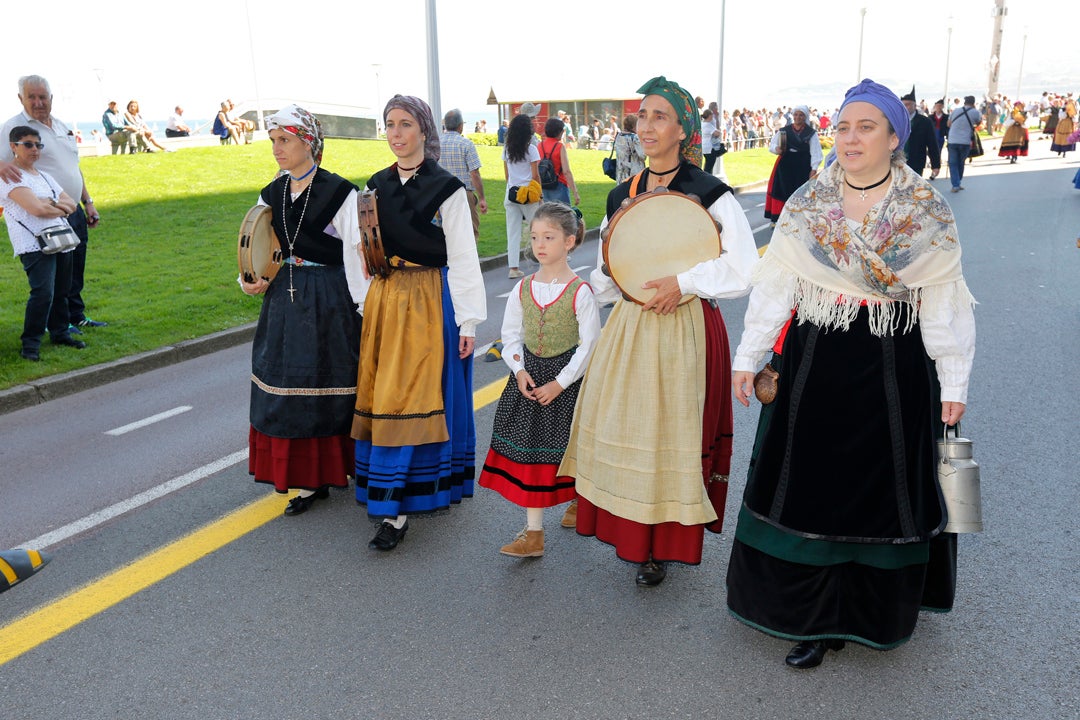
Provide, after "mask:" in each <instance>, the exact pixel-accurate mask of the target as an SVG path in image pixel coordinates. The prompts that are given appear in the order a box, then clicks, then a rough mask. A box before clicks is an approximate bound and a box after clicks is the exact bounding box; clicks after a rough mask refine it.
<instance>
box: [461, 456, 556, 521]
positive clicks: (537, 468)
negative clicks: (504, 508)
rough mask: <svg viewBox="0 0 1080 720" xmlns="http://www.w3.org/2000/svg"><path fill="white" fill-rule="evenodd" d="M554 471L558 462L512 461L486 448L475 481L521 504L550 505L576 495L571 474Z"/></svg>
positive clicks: (542, 506) (523, 505) (522, 505)
mask: <svg viewBox="0 0 1080 720" xmlns="http://www.w3.org/2000/svg"><path fill="white" fill-rule="evenodd" d="M558 472H559V466H558V464H555V465H546V464H535V463H519V462H514V461H513V460H511V459H510V458H508V457H506V456H504V455H500V454H499V453H497V452H495V450H494V449H490V450H488V454H487V459H486V460H484V470H483V472H481V473H480V479H479V483H480V487H486V488H488V489H489V490H494V491H495V492H497V493H499V494H500V495H502V496H503V497H504V498H506V499H507V500H509V501H510V502H512V503H514V504H515V505H520V506H521V507H524V508H546V507H554V506H556V505H562V504H563V503H565V502H570V501H571V500H573V499H574V498H575V497H577V492H576V491H575V490H574V478H572V477H566V476H564V475H559V474H558Z"/></svg>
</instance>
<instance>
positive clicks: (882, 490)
mask: <svg viewBox="0 0 1080 720" xmlns="http://www.w3.org/2000/svg"><path fill="white" fill-rule="evenodd" d="M909 131H910V128H909V121H908V113H907V110H906V109H905V108H904V106H903V104H901V102H900V99H899V98H898V97H896V95H895V94H894V93H893V92H891V91H890V90H889V89H888V88H885V87H883V86H881V85H879V84H877V83H875V82H873V81H871V80H863V81H862V82H861V83H859V84H858V85H856V86H855V87H853V88H852V89H851V90H849V91H848V93H847V96H846V97H845V99H844V104H843V105H842V106H841V108H840V113H839V118H838V121H837V123H836V130H835V137H836V145H835V148H834V150H835V158H836V162H834V163H830V164H827V167H826V169H825V170H824V171H823V172H822V173H821V174H819V175H818V177H817V178H816V179H814V180H811V181H810V182H809V183H807V184H806V185H804V186H803V187H801V188H800V189H799V190H798V191H796V192H795V193H794V194H793V195H792V196H791V197H790V198H789V199H788V201H787V203H786V204H785V206H784V210H783V212H782V213H781V215H780V219H779V222H778V223H777V226H776V232H775V233H773V236H772V241H771V243H770V245H769V250H768V252H766V253H765V255H764V257H763V258H762V261H761V263H760V264H759V265H758V266H757V268H756V269H755V271H754V276H753V283H754V289H753V292H752V293H751V295H750V303H749V306H748V308H747V311H746V317H745V321H744V330H743V335H742V341H741V342H740V344H739V348H738V350H737V351H736V354H735V360H734V361H733V362H732V367H733V368H734V373H733V377H732V385H733V390H734V393H735V398H736V399H737V400H738V401H739V402H741V403H742V404H743V405H749V399H750V395H751V393H753V383H754V371H755V370H757V369H758V368H759V367H761V363H762V361H763V360H764V359H765V356H766V354H767V353H768V352H769V350H770V349H773V348H776V350H775V352H776V353H777V354H775V355H774V356H773V359H772V361H771V363H770V364H772V365H773V367H774V368H775V369H777V370H778V371H779V373H780V378H779V387H778V389H777V392H776V397H775V399H774V400H773V401H772V402H771V403H770V404H766V405H764V406H763V407H762V410H761V416H760V420H759V423H758V432H757V440H756V443H755V447H754V451H753V454H752V455H751V460H750V470H749V473H748V477H747V481H746V490H745V494H744V496H743V503H742V507H741V508H740V511H739V520H738V526H737V528H736V530H735V541H734V544H733V547H732V551H731V562H730V564H729V566H728V577H727V587H728V607H729V609H730V611H731V613H732V614H733V615H734V616H735V617H736V618H737V619H739V620H741V621H742V622H744V623H746V624H747V625H749V626H751V627H753V628H756V629H758V630H761V631H763V632H766V633H769V634H770V635H775V636H777V637H781V638H787V639H789V640H796V641H798V644H797V645H795V647H794V649H793V650H792V651H791V653H790V654H789V655H788V656H787V660H786V662H787V664H788V665H790V666H791V667H795V668H810V667H814V666H816V665H818V664H820V663H821V661H822V659H823V658H824V656H825V653H826V651H827V650H829V649H832V650H838V649H840V648H841V647H843V645H844V641H845V640H853V641H855V642H858V643H862V644H864V645H867V646H869V647H872V648H876V649H879V650H887V649H889V648H893V647H896V646H897V645H900V644H901V643H903V642H906V641H907V640H908V639H909V638H910V637H911V634H912V631H913V630H914V628H915V621H916V618H917V617H918V613H919V610H920V609H922V608H927V609H936V610H940V611H946V610H948V609H950V608H951V607H952V602H953V591H954V588H955V575H956V535H954V534H950V533H945V532H943V528H944V526H945V522H946V516H945V507H944V504H943V501H942V497H941V492H940V490H939V488H938V481H937V451H936V444H935V441H936V440H938V439H940V438H941V435H942V423H947V424H949V425H953V424H955V423H956V422H958V421H959V420H960V417H961V416H962V415H963V414H964V407H965V403H966V402H967V389H968V377H969V375H970V373H971V363H972V357H973V355H974V352H975V320H974V315H973V313H972V306H973V305H974V304H975V300H974V299H973V298H972V296H971V293H970V292H969V291H968V288H967V285H966V284H965V282H964V275H963V272H962V270H961V267H960V243H959V241H958V238H957V233H956V223H955V222H954V221H953V215H952V211H951V210H950V208H949V206H948V204H946V202H945V200H944V198H943V197H942V196H941V195H940V194H939V193H938V192H937V191H936V190H935V189H934V187H933V186H932V185H931V184H930V183H928V182H927V181H926V180H924V179H923V178H921V177H919V176H918V175H916V174H915V173H914V172H913V171H912V170H911V169H910V168H908V167H907V165H906V164H905V162H904V156H903V150H902V148H903V147H904V140H905V139H906V138H907V136H908V133H909Z"/></svg>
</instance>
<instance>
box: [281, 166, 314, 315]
mask: <svg viewBox="0 0 1080 720" xmlns="http://www.w3.org/2000/svg"><path fill="white" fill-rule="evenodd" d="M289 184H290V183H289V181H288V180H286V181H285V182H284V183H283V185H284V189H283V190H282V192H281V226H282V227H283V228H285V243H286V244H287V245H288V246H289V257H293V248H294V247H296V241H297V240H298V239H299V238H300V226H301V225H303V224H304V214H305V213H307V204H308V200H310V199H311V186H312V185H313V184H314V180H312V182H309V183H308V186H307V187H306V188H304V189H303V190H302V191H301V192H303V193H306V195H305V196H304V207H303V209H301V210H300V222H298V223H297V224H296V232H295V233H294V234H293V236H292V237H291V238H290V237H289V217H288V215H289V214H288V212H287V205H286V204H285V202H286V200H288V197H289ZM297 199H299V198H297ZM295 295H296V288H295V287H293V263H289V302H295V301H296V297H295Z"/></svg>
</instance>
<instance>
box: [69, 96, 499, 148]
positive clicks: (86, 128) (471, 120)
mask: <svg viewBox="0 0 1080 720" xmlns="http://www.w3.org/2000/svg"><path fill="white" fill-rule="evenodd" d="M449 109H450V108H449V107H446V108H443V112H446V111H447V110H449ZM313 112H315V114H316V115H318V112H317V111H313ZM347 114H349V115H352V113H347ZM461 114H462V115H463V116H464V118H465V132H466V134H467V133H470V132H473V129H474V128H475V126H476V124H477V123H479V122H480V121H481V120H486V121H487V127H488V132H495V131H496V130H497V129H498V127H499V121H498V117H499V116H498V113H497V112H496V111H495V109H494V108H493V107H492V106H490V105H486V106H482V108H481V109H474V110H467V109H465V108H462V109H461ZM59 117H60V119H61V120H63V121H64V122H67V123H68V124H69V125H71V126H72V128H73V129H75V130H77V131H78V132H79V134H80V135H81V136H82V137H83V142H86V141H87V140H88V139H89V138H90V131H91V130H94V129H95V128H96V129H97V131H98V132H99V133H102V134H104V129H103V128H102V125H101V118H100V117H98V118H94V119H90V120H86V119H83V120H77V121H75V122H69V121H68V120H67V118H65V117H64V116H63V115H62V114H61V115H59ZM144 121H145V122H146V124H147V125H149V126H150V130H152V131H153V133H154V137H161V138H163V137H165V126H166V124H167V123H168V121H169V120H168V118H162V119H159V120H150V119H146V118H144ZM184 122H185V124H186V125H187V126H188V127H190V128H191V129H192V130H193V132H192V134H193V135H209V134H210V130H211V128H212V127H213V124H214V117H213V116H212V117H209V118H189V116H188V115H184ZM379 126H380V128H381V127H382V123H381V122H380V123H379Z"/></svg>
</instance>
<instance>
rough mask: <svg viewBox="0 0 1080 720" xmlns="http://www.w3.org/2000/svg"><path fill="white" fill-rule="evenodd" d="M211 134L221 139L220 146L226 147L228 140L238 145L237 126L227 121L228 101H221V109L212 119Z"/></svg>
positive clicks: (238, 132) (238, 133)
mask: <svg viewBox="0 0 1080 720" xmlns="http://www.w3.org/2000/svg"><path fill="white" fill-rule="evenodd" d="M211 132H212V133H213V134H214V135H217V136H218V137H219V138H221V144H222V145H228V144H229V141H230V140H231V141H232V142H233V143H235V144H236V145H239V144H240V131H239V129H238V128H237V126H236V125H234V124H233V123H232V121H231V120H229V101H228V100H224V101H222V103H221V109H220V110H218V114H217V116H216V117H215V118H214V127H213V130H212V131H211Z"/></svg>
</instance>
